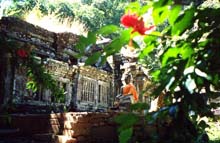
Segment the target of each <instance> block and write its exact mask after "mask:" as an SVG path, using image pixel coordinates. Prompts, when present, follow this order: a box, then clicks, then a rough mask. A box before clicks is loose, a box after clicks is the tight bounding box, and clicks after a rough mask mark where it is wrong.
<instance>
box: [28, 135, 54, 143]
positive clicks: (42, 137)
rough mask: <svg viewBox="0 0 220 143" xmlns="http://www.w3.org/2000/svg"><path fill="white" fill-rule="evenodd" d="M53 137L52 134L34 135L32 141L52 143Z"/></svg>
mask: <svg viewBox="0 0 220 143" xmlns="http://www.w3.org/2000/svg"><path fill="white" fill-rule="evenodd" d="M54 138H55V135H54V134H52V133H44V134H34V135H32V139H33V140H34V141H38V142H40V141H42V142H52V141H54Z"/></svg>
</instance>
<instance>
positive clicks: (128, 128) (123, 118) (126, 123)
mask: <svg viewBox="0 0 220 143" xmlns="http://www.w3.org/2000/svg"><path fill="white" fill-rule="evenodd" d="M138 121H139V117H138V116H137V115H135V114H132V113H128V114H123V113H122V114H120V115H119V116H117V117H116V118H115V122H116V123H118V124H119V125H120V128H119V129H118V131H119V141H120V143H127V142H128V141H129V140H130V139H131V137H132V134H133V126H134V125H135V124H137V122H138Z"/></svg>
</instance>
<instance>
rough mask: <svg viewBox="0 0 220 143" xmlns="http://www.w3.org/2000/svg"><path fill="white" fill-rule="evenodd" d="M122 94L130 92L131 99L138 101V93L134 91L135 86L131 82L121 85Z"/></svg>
mask: <svg viewBox="0 0 220 143" xmlns="http://www.w3.org/2000/svg"><path fill="white" fill-rule="evenodd" d="M122 93H123V95H125V96H126V95H128V94H132V95H133V99H134V101H135V102H137V101H138V94H137V91H136V88H135V86H134V85H133V84H131V83H129V84H127V85H125V86H124V87H123V92H122Z"/></svg>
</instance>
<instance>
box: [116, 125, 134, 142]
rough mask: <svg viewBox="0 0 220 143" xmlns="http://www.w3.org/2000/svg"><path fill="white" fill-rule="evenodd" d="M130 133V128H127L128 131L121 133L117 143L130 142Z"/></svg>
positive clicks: (131, 130)
mask: <svg viewBox="0 0 220 143" xmlns="http://www.w3.org/2000/svg"><path fill="white" fill-rule="evenodd" d="M132 133H133V129H132V128H128V129H125V130H123V131H121V132H120V135H119V142H120V143H128V141H129V140H130V138H131V136H132Z"/></svg>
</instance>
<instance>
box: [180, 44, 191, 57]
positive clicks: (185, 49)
mask: <svg viewBox="0 0 220 143" xmlns="http://www.w3.org/2000/svg"><path fill="white" fill-rule="evenodd" d="M180 52H181V55H182V58H183V59H187V58H189V57H191V56H192V54H193V53H194V50H193V49H192V47H190V45H189V44H187V43H185V44H184V45H183V46H182V47H181V51H180Z"/></svg>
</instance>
